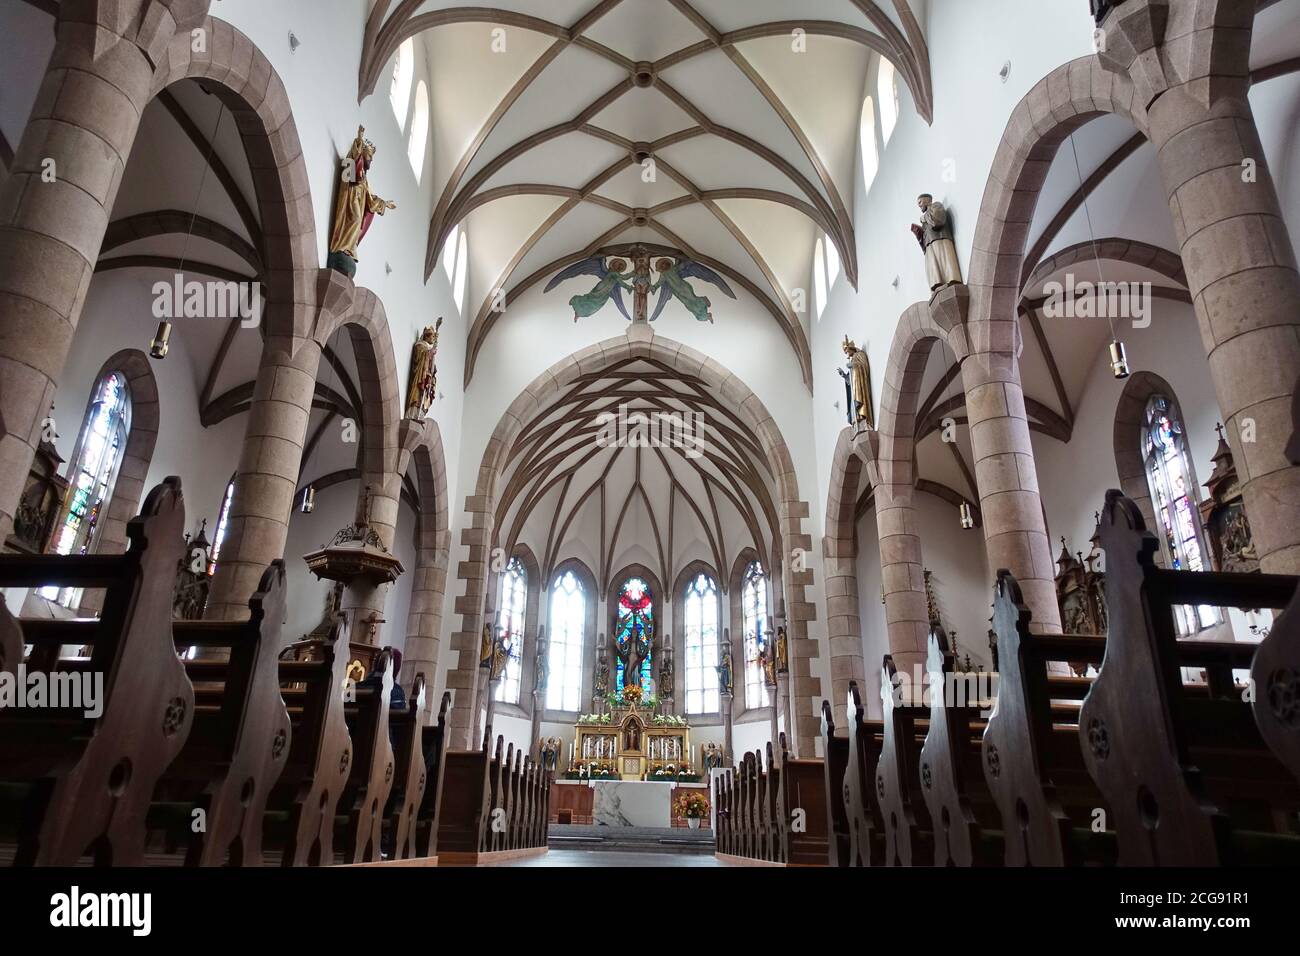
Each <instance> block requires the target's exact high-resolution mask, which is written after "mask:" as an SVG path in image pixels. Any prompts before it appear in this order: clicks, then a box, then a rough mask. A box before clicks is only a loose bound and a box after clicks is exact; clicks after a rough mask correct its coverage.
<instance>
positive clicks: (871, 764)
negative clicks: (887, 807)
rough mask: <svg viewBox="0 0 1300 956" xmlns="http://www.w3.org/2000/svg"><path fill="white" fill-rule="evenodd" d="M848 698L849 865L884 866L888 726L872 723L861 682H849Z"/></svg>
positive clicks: (846, 799) (846, 802) (846, 804)
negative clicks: (880, 784)
mask: <svg viewBox="0 0 1300 956" xmlns="http://www.w3.org/2000/svg"><path fill="white" fill-rule="evenodd" d="M846 698H847V715H848V731H849V736H848V759H847V762H846V764H845V767H844V777H843V784H842V787H841V790H842V792H843V797H844V813H845V816H846V817H847V818H848V827H849V864H848V865H849V866H880V865H882V864H883V863H884V862H885V824H884V821H883V819H882V818H881V815H880V798H879V795H878V794H877V792H876V768H877V766H878V764H879V763H880V752H881V749H882V748H883V746H884V732H885V728H884V724H883V723H881V722H880V721H868V720H866V718H865V714H866V710H865V708H864V707H863V706H862V694H861V693H860V692H859V690H858V684H857V681H850V682H849V689H848V693H847V694H846Z"/></svg>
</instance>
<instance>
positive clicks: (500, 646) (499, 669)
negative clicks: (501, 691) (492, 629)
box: [488, 634, 511, 680]
mask: <svg viewBox="0 0 1300 956" xmlns="http://www.w3.org/2000/svg"><path fill="white" fill-rule="evenodd" d="M510 644H511V638H510V635H509V634H503V635H501V640H499V641H497V642H496V644H494V645H493V647H492V671H491V673H490V674H489V675H488V678H489V680H500V679H501V678H502V676H504V675H505V672H506V665H507V664H508V663H509V662H510Z"/></svg>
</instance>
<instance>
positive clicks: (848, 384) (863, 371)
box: [839, 335, 876, 428]
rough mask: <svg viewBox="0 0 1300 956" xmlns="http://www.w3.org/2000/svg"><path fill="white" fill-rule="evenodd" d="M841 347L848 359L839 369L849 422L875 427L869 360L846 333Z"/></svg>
mask: <svg viewBox="0 0 1300 956" xmlns="http://www.w3.org/2000/svg"><path fill="white" fill-rule="evenodd" d="M842 348H843V349H844V354H845V355H847V356H848V359H849V365H848V368H845V369H839V373H840V378H842V379H844V397H845V399H846V400H847V401H848V403H849V414H848V419H849V424H850V425H857V424H859V423H863V422H865V423H866V426H867V427H868V428H875V427H876V413H875V410H874V409H873V407H872V404H871V360H870V359H869V358H867V353H866V352H864V351H862V349H860V348H858V347H857V345H856V344H854V342H853V340H852V339H850V338H849V337H848V336H847V335H846V336H844V345H843V346H842Z"/></svg>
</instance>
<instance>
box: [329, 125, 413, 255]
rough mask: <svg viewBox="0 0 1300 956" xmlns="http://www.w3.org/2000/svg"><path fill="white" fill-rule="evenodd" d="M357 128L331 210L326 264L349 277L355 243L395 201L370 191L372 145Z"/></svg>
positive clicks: (392, 206)
mask: <svg viewBox="0 0 1300 956" xmlns="http://www.w3.org/2000/svg"><path fill="white" fill-rule="evenodd" d="M365 132H366V128H365V127H364V126H358V127H357V138H356V139H355V140H353V141H352V146H351V148H350V149H349V150H348V155H347V161H346V162H345V163H344V165H343V175H342V182H341V183H340V184H339V198H338V203H337V205H336V206H335V209H334V231H333V232H332V233H331V234H330V246H329V259H327V260H326V263H325V264H326V265H327V266H329V267H330V268H331V269H333V270H334V271H335V272H341V273H343V275H345V276H347V277H348V278H349V279H351V278H352V277H353V276H355V275H356V274H357V246H359V245H360V244H361V240H362V239H364V238H365V235H366V233H367V232H368V231H369V229H370V223H371V222H372V221H373V220H374V218H375V216H382V215H383V214H384V213H385V212H387V211H388V210H390V209H396V208H397V203H395V202H389V201H388V200H387V199H380V198H379V197H378V196H376V195H375V194H374V193H372V192H371V191H370V164H371V163H373V162H374V161H375V144H374V143H372V142H370V140H368V139H366V137H365Z"/></svg>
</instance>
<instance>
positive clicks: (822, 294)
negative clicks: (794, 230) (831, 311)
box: [813, 239, 826, 321]
mask: <svg viewBox="0 0 1300 956" xmlns="http://www.w3.org/2000/svg"><path fill="white" fill-rule="evenodd" d="M813 295H814V296H815V297H816V298H817V320H818V321H821V317H822V313H823V312H825V311H826V249H825V247H824V245H823V241H822V240H821V239H818V240H817V245H816V246H814V247H813Z"/></svg>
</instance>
